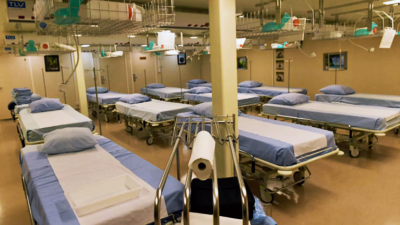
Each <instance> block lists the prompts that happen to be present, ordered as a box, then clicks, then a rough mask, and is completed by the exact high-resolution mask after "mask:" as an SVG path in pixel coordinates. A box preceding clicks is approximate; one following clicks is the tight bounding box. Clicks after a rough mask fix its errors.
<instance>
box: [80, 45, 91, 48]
mask: <svg viewBox="0 0 400 225" xmlns="http://www.w3.org/2000/svg"><path fill="white" fill-rule="evenodd" d="M81 47H82V48H86V47H90V45H81Z"/></svg>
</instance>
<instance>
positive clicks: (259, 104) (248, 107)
mask: <svg viewBox="0 0 400 225" xmlns="http://www.w3.org/2000/svg"><path fill="white" fill-rule="evenodd" d="M260 100H261V99H260ZM181 102H182V103H184V104H189V105H198V104H201V103H204V102H199V101H193V100H182V101H181ZM262 105H263V103H261V102H260V103H254V104H249V105H241V106H238V108H239V109H240V110H241V111H242V112H243V113H247V112H248V111H249V109H251V108H252V107H253V106H255V107H259V108H260V109H259V110H261V107H262Z"/></svg>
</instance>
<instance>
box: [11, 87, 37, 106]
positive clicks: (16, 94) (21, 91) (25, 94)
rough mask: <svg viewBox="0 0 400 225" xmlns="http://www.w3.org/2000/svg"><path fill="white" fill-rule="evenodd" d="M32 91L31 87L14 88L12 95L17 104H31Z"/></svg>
mask: <svg viewBox="0 0 400 225" xmlns="http://www.w3.org/2000/svg"><path fill="white" fill-rule="evenodd" d="M32 94H33V93H32V92H31V90H30V89H29V88H14V89H13V90H12V91H11V97H12V99H13V101H14V102H15V103H16V104H17V105H23V104H29V103H31V102H32V99H31V98H32V97H31V96H32Z"/></svg>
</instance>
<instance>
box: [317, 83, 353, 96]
mask: <svg viewBox="0 0 400 225" xmlns="http://www.w3.org/2000/svg"><path fill="white" fill-rule="evenodd" d="M319 91H320V92H322V93H324V94H331V95H349V94H354V93H356V91H355V90H353V88H351V87H347V86H344V85H329V86H328V87H324V88H322V89H321V90H319Z"/></svg>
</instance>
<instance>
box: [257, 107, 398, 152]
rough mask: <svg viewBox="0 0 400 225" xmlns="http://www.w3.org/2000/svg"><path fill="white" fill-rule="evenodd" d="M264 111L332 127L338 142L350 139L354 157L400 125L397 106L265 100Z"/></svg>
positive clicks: (267, 114) (294, 119)
mask: <svg viewBox="0 0 400 225" xmlns="http://www.w3.org/2000/svg"><path fill="white" fill-rule="evenodd" d="M262 115H264V116H267V117H272V118H275V119H277V118H282V119H287V120H291V121H292V122H293V123H301V124H307V125H312V126H318V127H321V128H324V129H327V130H331V131H333V132H334V133H335V138H336V139H337V141H338V142H342V141H346V142H348V143H349V146H350V151H349V154H350V156H351V157H353V158H356V157H358V156H359V155H360V150H362V149H365V148H372V145H373V144H374V143H376V142H377V141H378V136H384V135H385V133H386V132H388V131H390V130H393V129H396V128H399V126H400V110H397V109H389V108H384V107H376V106H360V105H348V104H338V103H325V102H314V101H310V102H307V103H303V104H299V105H295V106H287V105H277V104H265V105H263V113H262ZM338 130H344V131H346V132H345V134H343V133H342V132H337V131H338Z"/></svg>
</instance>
